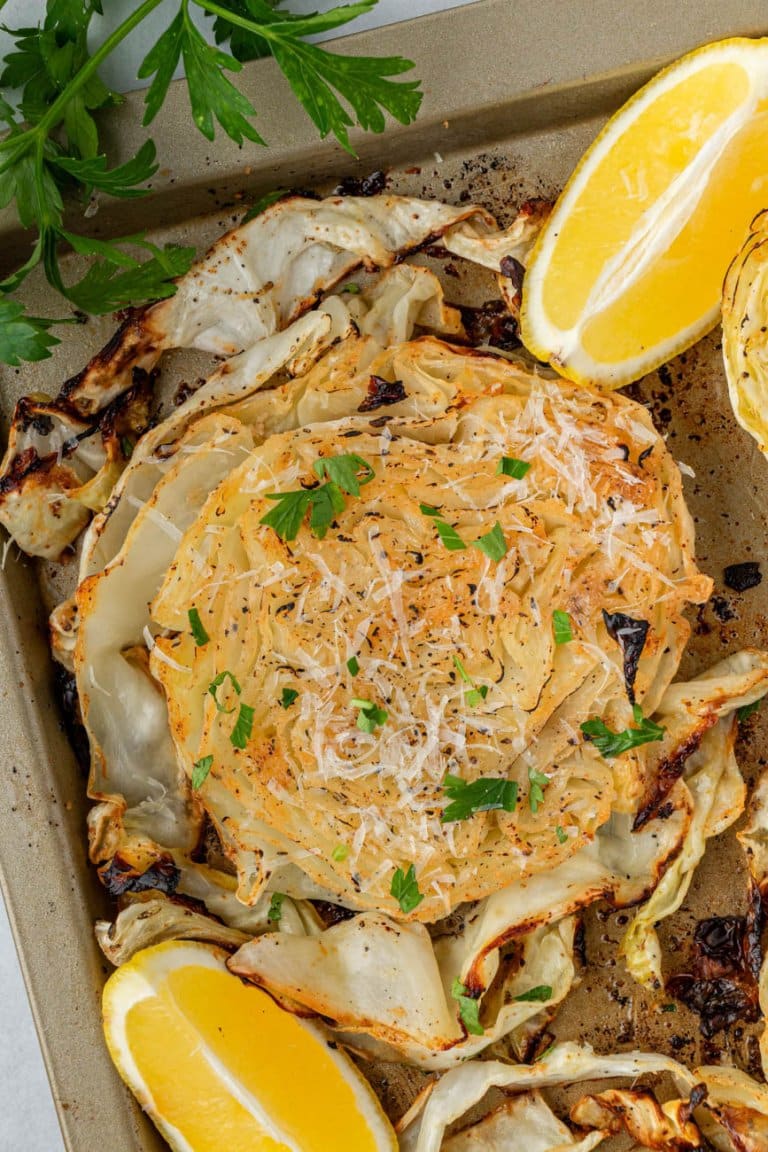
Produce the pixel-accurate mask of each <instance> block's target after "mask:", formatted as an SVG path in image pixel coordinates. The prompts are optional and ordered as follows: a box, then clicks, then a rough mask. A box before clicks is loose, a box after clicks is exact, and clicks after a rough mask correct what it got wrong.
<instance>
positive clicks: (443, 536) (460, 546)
mask: <svg viewBox="0 0 768 1152" xmlns="http://www.w3.org/2000/svg"><path fill="white" fill-rule="evenodd" d="M419 511H420V512H421V513H422V515H423V516H431V517H432V519H433V520H434V521H435V528H436V529H437V534H438V536H439V537H440V540H441V541H442V543H443V545H444V546H445V547H446V548H447V549H448V551H449V552H462V551H464V549H465V548H466V547H467V546H466V544H465V543H464V541H463V540H462V538H461V536H459V534H458V532H457V531H456V529H455V528H454V527H453V525H452V524H449V523H448V521H447V520H443V519H442V517H441V516H440V509H439V508H433V506H432V505H431V504H419Z"/></svg>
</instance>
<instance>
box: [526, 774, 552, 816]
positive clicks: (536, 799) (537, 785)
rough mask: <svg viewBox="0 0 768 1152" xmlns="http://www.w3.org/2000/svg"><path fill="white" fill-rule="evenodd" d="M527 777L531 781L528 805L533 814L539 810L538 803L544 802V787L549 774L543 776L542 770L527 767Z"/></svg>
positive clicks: (547, 782) (547, 781)
mask: <svg viewBox="0 0 768 1152" xmlns="http://www.w3.org/2000/svg"><path fill="white" fill-rule="evenodd" d="M528 779H529V780H530V782H531V787H530V789H529V791H528V806H529V808H530V809H531V812H533V813H534V815H535V814H536V813H537V812H538V810H539V805H540V804H543V803H544V789H545V788H546V786H547V784H549V776H545V775H544V773H543V772H538V771H537V770H536V769H535V768H529V769H528Z"/></svg>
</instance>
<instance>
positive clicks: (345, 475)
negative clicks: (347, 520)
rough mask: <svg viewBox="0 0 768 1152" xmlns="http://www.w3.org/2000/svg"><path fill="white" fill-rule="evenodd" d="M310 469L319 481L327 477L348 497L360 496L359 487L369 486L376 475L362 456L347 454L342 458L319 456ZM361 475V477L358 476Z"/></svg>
mask: <svg viewBox="0 0 768 1152" xmlns="http://www.w3.org/2000/svg"><path fill="white" fill-rule="evenodd" d="M312 468H313V470H314V472H315V475H316V476H317V478H318V479H319V480H322V478H323V476H327V477H328V479H329V480H332V481H333V483H334V484H336V485H338V487H339V488H341V490H342V492H347V493H348V494H349V495H350V496H359V495H360V485H361V484H369V483H370V481H371V480H373V478H374V476H375V475H376V473H375V472H374V470H373V468H372V467H371V465H370V464H369V463H368V461H367V460H363V458H362V456H356V455H355V454H354V453H349V454H348V455H344V456H321V457H320V459H319V460H315V462H314V464H313V465H312ZM359 473H362V475H361V476H359V475H358V474H359Z"/></svg>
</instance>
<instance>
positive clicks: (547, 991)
mask: <svg viewBox="0 0 768 1152" xmlns="http://www.w3.org/2000/svg"><path fill="white" fill-rule="evenodd" d="M551 999H552V989H551V988H550V986H549V984H537V985H536V987H535V988H529V989H528V991H527V992H521V993H520V995H519V996H515V1000H523V1001H528V1000H533V1001H536V1002H537V1003H541V1004H545V1003H546V1002H547V1000H551Z"/></svg>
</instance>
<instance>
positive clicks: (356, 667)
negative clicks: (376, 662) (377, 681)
mask: <svg viewBox="0 0 768 1152" xmlns="http://www.w3.org/2000/svg"><path fill="white" fill-rule="evenodd" d="M347 668H348V670H349V674H350V676H357V674H358V672H359V671H360V664H359V663H358V659H357V656H350V658H349V660H347Z"/></svg>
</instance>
